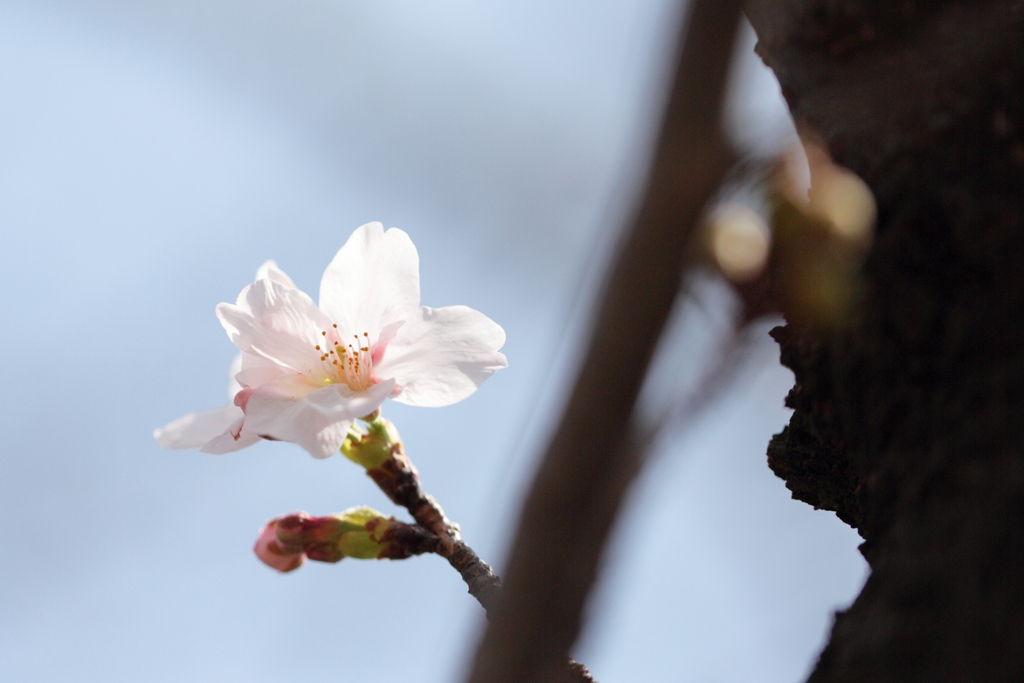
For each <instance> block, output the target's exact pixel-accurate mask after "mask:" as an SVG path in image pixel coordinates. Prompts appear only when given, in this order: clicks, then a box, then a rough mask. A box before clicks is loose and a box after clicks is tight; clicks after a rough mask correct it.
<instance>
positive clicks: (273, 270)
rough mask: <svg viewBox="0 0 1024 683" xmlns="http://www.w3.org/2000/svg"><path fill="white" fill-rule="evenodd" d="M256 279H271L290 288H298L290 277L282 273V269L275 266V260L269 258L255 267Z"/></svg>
mask: <svg viewBox="0 0 1024 683" xmlns="http://www.w3.org/2000/svg"><path fill="white" fill-rule="evenodd" d="M256 279H257V280H263V279H267V280H273V281H274V282H277V283H279V284H282V285H284V286H285V287H291V288H292V289H298V287H296V286H295V283H294V282H292V279H291V278H290V277H288V276H287V275H285V274H284V271H283V270H281V269H280V268H278V267H277V261H275V260H274V259H270V260H268V261H264V262H263V265H262V266H260V267H259V268H257V269H256Z"/></svg>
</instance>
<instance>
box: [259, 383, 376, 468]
mask: <svg viewBox="0 0 1024 683" xmlns="http://www.w3.org/2000/svg"><path fill="white" fill-rule="evenodd" d="M393 388H394V382H381V383H379V384H376V385H374V386H372V387H370V388H369V389H367V390H366V391H359V392H353V391H351V390H350V389H349V388H348V387H347V386H345V385H337V384H332V385H328V386H325V387H319V388H318V387H317V386H315V385H312V384H310V383H309V381H308V380H307V379H306V378H305V377H304V376H302V375H287V376H285V377H282V378H280V379H278V380H275V381H273V382H268V383H266V384H263V385H261V386H260V387H259V388H257V389H256V390H255V391H253V393H252V395H251V396H250V397H249V402H248V404H247V405H246V409H245V430H246V431H247V432H252V433H254V434H259V435H260V436H263V437H269V438H272V439H277V440H279V441H290V442H291V443H295V444H298V445H299V446H302V447H303V448H305V449H306V450H307V451H309V454H310V455H312V456H313V457H314V458H326V457H329V456H331V455H333V454H334V453H336V452H338V449H339V448H341V443H342V441H344V440H345V435H346V434H347V433H348V429H349V427H350V426H351V425H352V421H353V420H355V419H356V418H358V417H363V416H364V415H368V414H370V413H372V412H373V411H374V410H376V409H377V408H378V407H380V404H381V403H383V402H384V399H385V398H386V397H387V395H388V394H389V393H390V392H391V390H392V389H393Z"/></svg>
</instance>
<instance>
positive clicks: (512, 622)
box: [469, 0, 740, 683]
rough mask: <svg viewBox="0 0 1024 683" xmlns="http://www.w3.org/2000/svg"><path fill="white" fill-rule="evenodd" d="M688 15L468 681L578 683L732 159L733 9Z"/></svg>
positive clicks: (699, 5)
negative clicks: (725, 121)
mask: <svg viewBox="0 0 1024 683" xmlns="http://www.w3.org/2000/svg"><path fill="white" fill-rule="evenodd" d="M691 8H692V9H691V11H690V18H689V20H688V22H687V24H686V29H685V38H684V39H683V40H682V41H681V46H682V49H681V52H680V56H679V60H678V62H677V66H676V70H675V75H674V80H673V83H672V88H671V92H670V95H669V100H668V106H667V109H666V113H665V117H664V120H663V124H662V128H661V132H660V136H659V138H658V141H657V146H656V149H655V153H654V159H653V164H652V169H651V173H650V176H649V180H648V184H647V188H646V190H645V193H644V195H643V199H642V203H641V205H640V209H639V211H638V214H637V216H636V220H635V222H634V224H633V225H632V226H631V228H630V229H629V230H628V232H627V233H626V235H625V239H624V242H623V243H622V246H621V248H620V251H619V253H618V256H617V259H616V261H615V263H614V264H613V267H612V269H611V272H610V275H609V278H608V280H607V281H606V283H605V287H604V292H603V297H602V299H601V302H600V305H599V308H598V311H597V316H596V319H595V323H594V327H593V330H592V332H591V336H590V342H589V347H588V349H587V352H586V357H585V360H584V362H583V365H582V368H581V370H580V374H579V376H578V378H577V380H576V385H575V387H574V389H573V393H572V396H571V398H570V400H569V403H568V405H567V407H566V410H565V413H564V415H563V417H562V421H561V424H560V425H559V427H558V429H557V431H556V433H555V435H554V437H553V439H552V441H551V443H550V444H549V446H548V449H547V452H546V454H545V457H544V460H543V463H542V464H541V467H540V470H539V471H538V473H537V476H536V478H535V480H534V482H533V486H532V489H531V491H530V492H529V495H528V497H527V499H526V503H525V507H524V509H523V513H522V518H521V519H520V525H519V529H518V531H517V533H516V538H515V541H514V543H513V547H512V553H511V557H510V559H509V567H508V571H507V572H506V575H505V585H506V590H505V592H504V595H503V597H502V598H501V601H500V602H499V605H498V608H497V609H496V610H493V611H492V615H493V618H492V620H491V623H490V626H489V628H488V630H487V633H486V635H485V637H484V640H483V642H482V643H481V645H480V649H479V650H478V652H477V656H476V660H475V662H474V667H473V671H472V673H471V676H470V679H469V680H470V681H471V683H532V682H534V681H537V682H543V683H548V682H552V683H553V682H555V681H564V680H567V679H570V677H571V676H572V675H573V674H572V673H571V672H569V671H567V670H566V664H565V662H566V661H567V660H566V658H567V656H568V652H569V649H570V647H571V646H572V644H573V642H575V640H576V637H577V636H578V634H579V631H580V624H581V613H582V610H583V606H584V603H585V601H586V598H587V595H588V593H589V590H590V586H591V584H592V583H593V581H594V579H595V577H596V575H597V568H598V563H599V560H600V555H601V549H602V547H603V546H604V542H605V539H606V538H607V536H608V532H609V530H610V528H611V525H612V522H613V521H614V519H615V516H616V514H617V513H618V510H619V508H620V507H621V503H622V499H623V496H624V495H625V491H626V489H627V487H628V485H629V483H630V481H632V479H633V478H634V477H635V475H636V473H637V472H638V471H639V468H640V465H641V462H642V457H641V455H642V448H640V447H638V446H639V445H640V444H638V443H636V442H637V441H638V440H644V439H634V438H633V434H634V430H633V429H632V427H631V416H632V415H633V412H634V405H635V403H636V399H637V396H638V394H639V391H640V387H641V385H642V383H643V379H644V376H645V374H646V371H647V367H648V364H649V362H650V360H651V357H652V354H653V352H654V349H655V347H656V345H657V342H658V339H659V337H660V335H661V332H662V329H663V327H664V325H665V321H666V319H667V318H668V315H669V312H670V311H671V308H672V304H673V302H674V300H675V298H676V295H677V292H678V291H679V287H680V281H681V278H682V274H683V271H684V263H685V261H686V252H687V247H688V244H689V243H690V241H691V238H692V237H693V235H694V234H695V228H696V225H697V221H698V218H699V216H700V213H701V210H702V208H703V207H704V205H705V203H706V202H707V200H708V199H709V198H710V197H711V195H712V194H713V193H714V192H715V190H716V189H717V187H718V185H719V182H720V180H721V178H722V176H723V175H724V173H725V171H726V169H727V168H728V166H729V163H730V160H731V154H730V151H729V149H728V146H727V144H726V142H725V141H724V139H723V137H722V134H721V128H720V122H721V111H722V101H723V97H724V91H725V84H726V76H727V74H728V70H729V65H730V61H731V59H730V58H731V56H732V46H733V44H734V42H735V40H734V38H735V34H736V30H737V27H738V25H739V19H740V3H739V2H738V0H693V2H692V5H691ZM577 680H578V678H577Z"/></svg>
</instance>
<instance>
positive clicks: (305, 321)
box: [217, 279, 331, 372]
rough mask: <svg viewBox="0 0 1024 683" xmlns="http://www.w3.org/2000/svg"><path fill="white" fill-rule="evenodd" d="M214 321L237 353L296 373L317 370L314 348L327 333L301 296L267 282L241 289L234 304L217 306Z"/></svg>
mask: <svg viewBox="0 0 1024 683" xmlns="http://www.w3.org/2000/svg"><path fill="white" fill-rule="evenodd" d="M217 317H218V318H220V322H221V324H222V325H223V326H224V329H225V330H226V331H227V333H228V337H230V338H231V341H232V342H234V344H235V346H237V347H238V348H239V349H241V350H242V351H244V352H246V353H251V354H254V355H259V356H262V357H264V358H266V359H268V360H271V361H273V362H274V363H276V364H277V365H280V366H283V367H287V368H291V369H293V370H297V371H299V372H305V371H312V370H313V369H314V368H317V367H320V365H321V364H320V363H319V357H320V355H319V353H318V352H317V351H316V350H315V346H316V345H317V344H323V337H322V336H321V334H320V333H321V331H323V330H329V329H331V327H330V326H331V322H330V321H329V320H328V319H327V318H326V317H325V316H324V315H323V313H321V312H320V309H319V308H317V307H316V304H314V303H313V300H312V299H310V298H309V296H307V295H306V294H305V293H304V292H302V291H300V290H298V289H293V288H289V287H286V286H284V285H282V284H280V283H278V282H274V281H273V280H268V279H263V280H257V281H256V282H254V283H252V284H251V285H249V286H248V287H246V288H245V289H243V290H242V293H241V294H239V295H238V302H237V303H236V304H234V305H232V304H218V306H217Z"/></svg>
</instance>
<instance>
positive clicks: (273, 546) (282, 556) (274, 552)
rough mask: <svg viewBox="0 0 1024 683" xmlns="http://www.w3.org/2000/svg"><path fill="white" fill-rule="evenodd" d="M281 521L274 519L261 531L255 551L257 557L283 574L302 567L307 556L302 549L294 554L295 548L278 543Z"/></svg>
mask: <svg viewBox="0 0 1024 683" xmlns="http://www.w3.org/2000/svg"><path fill="white" fill-rule="evenodd" d="M296 514H305V513H296ZM280 519H281V518H278V519H272V520H270V521H269V522H267V524H266V526H264V527H263V528H262V529H260V533H259V536H258V537H257V538H256V545H255V547H254V548H253V551H254V552H255V553H256V557H258V558H260V560H262V561H263V563H264V564H266V565H267V566H268V567H271V568H273V569H276V570H277V571H279V572H281V573H282V574H283V573H285V572H290V571H292V570H294V569H298V568H299V567H301V566H302V563H303V562H305V561H306V555H305V553H304V552H303V551H302V550H301V549H300V550H299V551H298V552H294V548H293V547H291V546H289V547H288V548H287V549H286V548H285V547H284V546H283V545H282V544H281V543H279V542H278V539H277V522H278V521H279V520H280Z"/></svg>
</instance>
